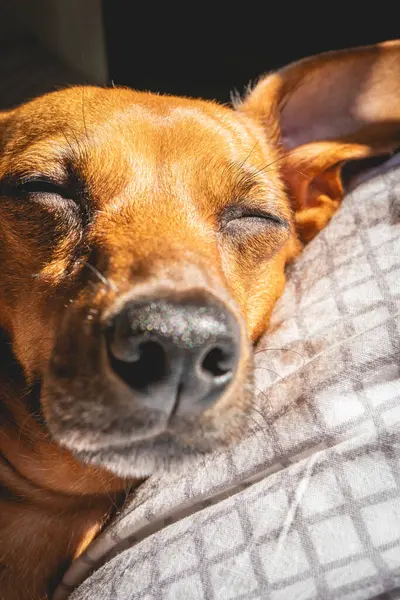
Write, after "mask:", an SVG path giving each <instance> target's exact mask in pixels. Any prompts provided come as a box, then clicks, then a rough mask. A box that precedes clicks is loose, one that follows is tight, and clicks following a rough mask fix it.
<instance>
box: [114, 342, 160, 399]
mask: <svg viewBox="0 0 400 600" xmlns="http://www.w3.org/2000/svg"><path fill="white" fill-rule="evenodd" d="M110 360H111V366H112V368H113V369H114V371H115V373H116V374H117V375H119V377H121V379H123V380H124V381H125V383H127V384H128V385H129V386H130V387H131V388H133V389H135V390H141V389H145V388H146V387H148V386H149V385H150V384H153V383H157V382H159V381H162V380H163V379H164V378H165V377H166V374H167V357H166V353H165V350H164V348H163V346H162V345H161V344H159V343H158V342H154V341H150V340H149V341H145V342H140V343H138V344H137V345H136V347H135V349H134V351H132V353H131V354H130V356H129V357H126V359H124V360H121V359H119V358H116V357H115V356H114V355H113V354H112V353H111V357H110Z"/></svg>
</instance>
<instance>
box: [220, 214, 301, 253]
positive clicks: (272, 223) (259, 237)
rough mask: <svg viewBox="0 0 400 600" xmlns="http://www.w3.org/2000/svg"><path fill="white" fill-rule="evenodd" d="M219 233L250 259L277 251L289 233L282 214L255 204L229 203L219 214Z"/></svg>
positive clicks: (288, 227)
mask: <svg viewBox="0 0 400 600" xmlns="http://www.w3.org/2000/svg"><path fill="white" fill-rule="evenodd" d="M220 233H221V235H222V237H223V239H224V240H225V241H228V242H229V243H230V244H232V245H233V246H234V247H235V248H236V249H237V250H238V251H239V253H240V254H241V255H242V256H244V257H246V258H247V259H250V258H253V259H255V260H257V261H258V260H262V259H265V258H268V257H269V256H271V255H272V254H274V253H275V252H277V251H278V250H279V249H280V248H281V247H282V246H283V245H284V244H285V242H286V241H287V239H288V237H289V235H290V226H289V223H288V222H287V221H286V220H285V219H283V218H282V217H280V216H278V215H276V214H274V213H271V212H267V211H264V210H261V209H259V208H257V207H253V206H245V205H241V206H238V205H235V206H229V207H227V208H226V209H225V210H224V211H223V213H222V214H221V216H220Z"/></svg>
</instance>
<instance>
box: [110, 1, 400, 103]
mask: <svg viewBox="0 0 400 600" xmlns="http://www.w3.org/2000/svg"><path fill="white" fill-rule="evenodd" d="M367 4H368V3H359V7H358V8H357V6H355V5H356V3H354V2H353V3H351V2H349V3H348V6H347V7H346V8H345V9H344V10H343V8H342V9H340V8H339V7H338V6H337V5H335V4H327V3H324V4H321V3H320V4H318V5H316V7H315V8H314V9H311V8H309V7H308V9H307V5H306V6H301V7H300V10H299V9H298V10H297V12H294V11H293V8H292V7H293V6H298V5H290V4H289V3H281V5H278V6H276V5H274V6H273V12H270V10H268V8H269V7H272V5H271V4H268V3H261V4H260V3H248V4H247V5H246V4H243V3H241V4H237V5H233V4H227V3H224V4H221V5H219V6H218V5H212V6H207V5H204V4H195V3H187V4H182V5H179V6H178V5H177V4H172V5H165V4H161V5H158V4H155V3H154V4H151V5H148V6H142V5H140V6H138V5H137V4H136V3H133V2H132V1H130V0H103V13H104V25H105V30H106V40H107V53H108V62H109V75H110V80H113V81H114V82H115V84H117V85H127V86H129V87H133V88H135V89H141V90H149V91H153V92H162V93H170V94H178V95H186V96H196V97H197V96H200V97H203V98H216V99H218V100H220V101H222V102H226V101H229V99H230V91H231V90H233V89H237V90H238V91H239V92H240V93H242V92H243V91H244V90H245V88H246V85H247V84H248V83H249V82H250V81H254V80H255V79H257V77H259V76H260V75H261V74H263V73H265V72H268V71H270V70H273V69H277V68H279V67H282V66H284V65H285V64H287V63H289V62H291V61H294V60H297V59H299V58H302V57H305V56H309V55H312V54H317V53H320V52H323V51H327V50H334V49H340V48H346V47H351V46H358V45H363V44H373V43H376V42H379V41H383V40H386V39H394V38H396V37H399V36H400V25H398V23H399V20H398V17H397V16H396V14H395V4H391V3H385V2H383V3H382V2H381V3H375V6H373V7H372V5H370V9H369V10H368V8H367ZM235 7H236V8H235ZM390 7H392V8H390ZM371 8H373V12H372V10H371ZM350 9H352V11H353V13H352V14H350ZM218 10H219V12H218ZM380 14H381V15H382V17H380Z"/></svg>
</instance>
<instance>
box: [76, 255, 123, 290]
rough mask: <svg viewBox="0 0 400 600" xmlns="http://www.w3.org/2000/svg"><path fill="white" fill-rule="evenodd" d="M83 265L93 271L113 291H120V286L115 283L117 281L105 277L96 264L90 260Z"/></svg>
mask: <svg viewBox="0 0 400 600" xmlns="http://www.w3.org/2000/svg"><path fill="white" fill-rule="evenodd" d="M83 266H84V267H87V268H88V269H89V270H90V271H92V273H94V274H95V275H96V277H97V278H98V279H100V281H101V282H102V283H103V284H104V285H105V286H106V287H108V288H110V289H111V290H112V291H113V292H118V287H117V286H116V285H115V283H114V282H113V281H111V280H110V279H108V278H107V277H105V276H104V275H103V274H102V273H101V272H100V271H99V270H98V269H97V268H96V267H95V266H94V265H92V264H91V263H89V262H84V263H83Z"/></svg>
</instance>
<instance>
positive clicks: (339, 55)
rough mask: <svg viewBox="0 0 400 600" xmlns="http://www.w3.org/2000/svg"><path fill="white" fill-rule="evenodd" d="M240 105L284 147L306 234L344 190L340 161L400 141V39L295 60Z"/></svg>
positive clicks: (301, 226)
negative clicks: (295, 61)
mask: <svg viewBox="0 0 400 600" xmlns="http://www.w3.org/2000/svg"><path fill="white" fill-rule="evenodd" d="M238 110H240V111H244V112H246V114H247V115H249V116H251V117H252V118H253V119H255V120H256V121H257V122H258V123H259V124H261V125H262V126H263V127H264V130H265V133H266V135H267V136H268V138H269V139H271V136H272V141H273V142H274V143H276V144H278V145H279V147H281V148H282V159H281V160H280V161H279V162H278V163H277V166H278V164H280V165H281V167H282V173H283V177H284V179H285V180H286V183H287V186H288V189H289V193H290V194H291V196H292V198H293V202H294V208H295V211H296V221H297V224H298V230H299V234H300V237H301V238H302V239H303V241H308V240H310V239H311V238H312V237H314V235H315V234H316V233H318V231H319V230H320V229H322V227H324V225H325V224H326V223H327V221H328V220H329V219H330V217H331V216H332V214H333V213H334V212H335V210H336V208H337V206H338V204H339V202H340V200H341V198H342V196H343V183H342V173H341V171H342V167H343V164H344V163H345V162H347V161H349V160H354V159H362V158H367V157H370V156H374V155H379V154H386V153H390V152H392V151H393V150H394V149H396V148H398V147H400V40H398V41H392V42H385V43H382V44H378V45H376V46H368V47H363V48H354V49H350V50H344V51H339V52H329V53H326V54H321V55H319V56H315V57H311V58H307V59H304V60H302V61H299V62H297V63H293V64H291V65H289V66H288V67H286V68H284V69H282V70H281V71H278V72H277V73H274V74H272V75H269V76H267V77H265V78H264V79H262V80H261V81H260V82H259V83H258V85H257V86H256V87H255V88H254V90H253V91H252V92H251V93H250V94H249V95H248V97H247V98H246V99H245V100H244V102H243V104H242V105H241V106H239V107H238Z"/></svg>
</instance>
